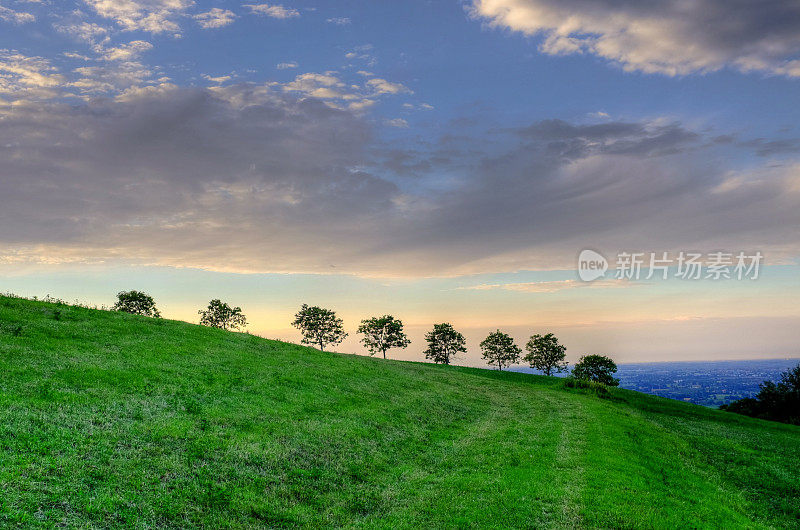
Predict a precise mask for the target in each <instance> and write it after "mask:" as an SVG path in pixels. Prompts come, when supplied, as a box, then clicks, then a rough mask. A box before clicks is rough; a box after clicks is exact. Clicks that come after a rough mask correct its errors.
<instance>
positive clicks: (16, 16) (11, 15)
mask: <svg viewBox="0 0 800 530" xmlns="http://www.w3.org/2000/svg"><path fill="white" fill-rule="evenodd" d="M0 20H3V21H5V22H11V23H13V24H27V23H28V22H35V21H36V17H35V16H33V15H32V14H31V13H23V12H20V11H14V10H13V9H10V8H8V7H5V6H2V5H0Z"/></svg>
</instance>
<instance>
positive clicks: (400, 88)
mask: <svg viewBox="0 0 800 530" xmlns="http://www.w3.org/2000/svg"><path fill="white" fill-rule="evenodd" d="M367 86H368V87H370V88H371V89H372V90H373V91H374V92H375V94H413V92H412V91H411V90H409V89H408V88H407V87H406V86H404V85H402V84H400V83H392V82H391V81H387V80H386V79H381V78H379V77H376V78H373V79H369V80H368V81H367Z"/></svg>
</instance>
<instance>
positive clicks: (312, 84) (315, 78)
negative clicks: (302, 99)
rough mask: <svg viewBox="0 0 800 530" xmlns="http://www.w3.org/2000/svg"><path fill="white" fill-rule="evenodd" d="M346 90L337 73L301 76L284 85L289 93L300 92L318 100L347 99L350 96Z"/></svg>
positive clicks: (310, 73)
mask: <svg viewBox="0 0 800 530" xmlns="http://www.w3.org/2000/svg"><path fill="white" fill-rule="evenodd" d="M345 88H346V85H345V83H344V82H343V81H342V80H341V79H339V78H338V77H337V76H336V73H335V72H325V73H324V74H318V73H313V72H309V73H305V74H300V75H298V76H297V77H296V78H295V79H294V81H292V82H290V83H287V84H285V85H283V89H284V90H286V91H288V92H300V93H302V94H304V95H306V96H311V97H314V98H318V99H338V98H342V99H345V98H346V97H347V96H348V93H347V91H346V90H344V89H345Z"/></svg>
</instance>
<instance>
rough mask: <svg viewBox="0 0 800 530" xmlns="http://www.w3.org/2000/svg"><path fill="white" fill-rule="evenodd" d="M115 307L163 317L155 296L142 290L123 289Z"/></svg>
mask: <svg viewBox="0 0 800 530" xmlns="http://www.w3.org/2000/svg"><path fill="white" fill-rule="evenodd" d="M113 309H114V311H122V312H123V313H131V314H134V315H142V316H146V317H154V318H161V313H159V312H158V309H156V303H155V301H154V300H153V297H152V296H150V295H148V294H147V293H143V292H141V291H122V292H121V293H119V294H117V303H116V304H114V307H113ZM56 320H57V319H56Z"/></svg>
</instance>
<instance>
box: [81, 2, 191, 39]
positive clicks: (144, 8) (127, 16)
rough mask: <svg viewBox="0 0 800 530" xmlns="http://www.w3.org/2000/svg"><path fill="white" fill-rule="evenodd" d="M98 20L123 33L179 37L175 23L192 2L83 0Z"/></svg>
mask: <svg viewBox="0 0 800 530" xmlns="http://www.w3.org/2000/svg"><path fill="white" fill-rule="evenodd" d="M83 1H84V2H85V3H86V4H87V5H89V6H90V7H91V8H92V9H94V10H95V12H96V13H97V14H98V15H100V16H101V17H104V18H108V19H111V20H114V21H115V22H116V23H117V24H119V25H120V26H121V27H122V28H124V29H126V30H131V31H134V30H139V31H146V32H150V33H174V34H178V33H180V30H181V28H180V26H179V25H178V23H177V22H176V19H177V18H179V17H181V16H183V15H185V13H186V10H187V9H189V8H190V7H191V6H192V5H194V2H193V0H83Z"/></svg>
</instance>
